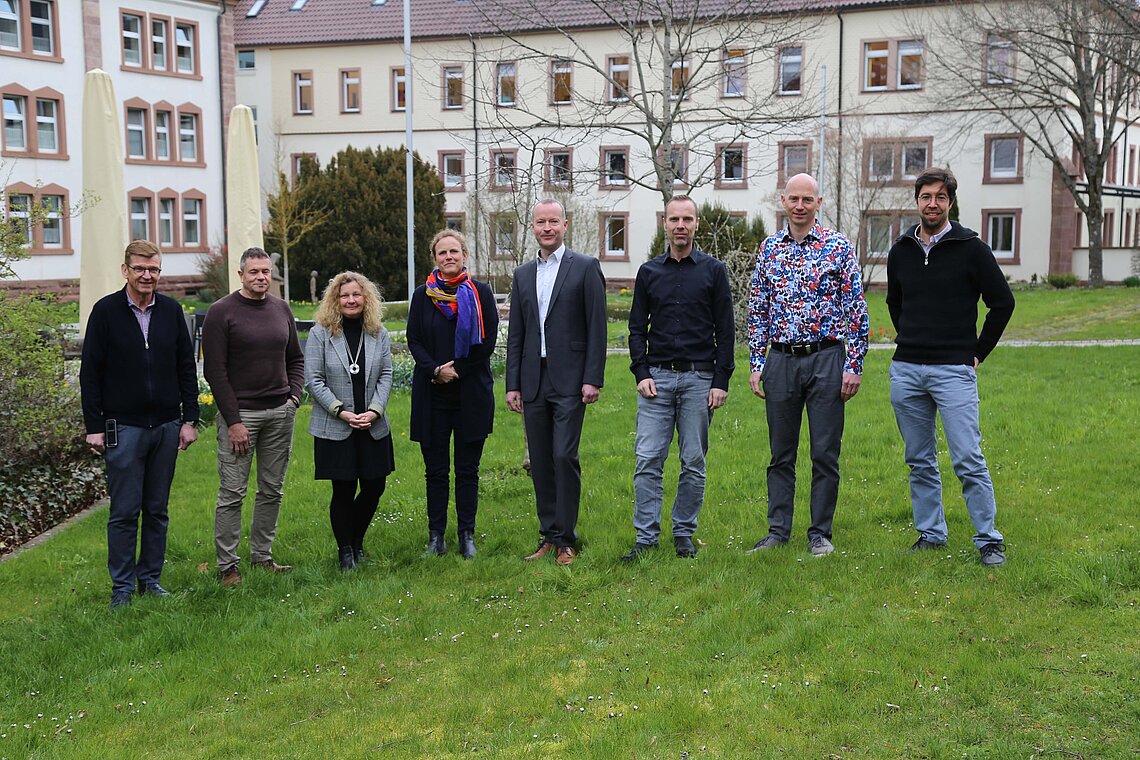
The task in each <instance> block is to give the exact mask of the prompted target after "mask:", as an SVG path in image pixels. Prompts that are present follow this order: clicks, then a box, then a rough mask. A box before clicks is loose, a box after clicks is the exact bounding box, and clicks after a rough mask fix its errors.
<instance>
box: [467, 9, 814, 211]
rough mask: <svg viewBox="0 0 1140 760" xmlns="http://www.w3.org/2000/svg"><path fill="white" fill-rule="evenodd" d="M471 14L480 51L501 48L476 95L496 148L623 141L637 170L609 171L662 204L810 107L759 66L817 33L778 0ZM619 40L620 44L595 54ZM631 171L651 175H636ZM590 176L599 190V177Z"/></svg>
mask: <svg viewBox="0 0 1140 760" xmlns="http://www.w3.org/2000/svg"><path fill="white" fill-rule="evenodd" d="M472 5H473V6H474V9H475V12H476V13H478V14H479V15H480V17H481V21H482V25H483V26H484V27H485V28H487V29H489V30H490V31H489V32H488V37H487V41H485V42H484V47H485V48H486V47H493V46H496V45H497V47H493V49H492V50H490V51H489V52H490V56H489V57H490V60H488V61H487V62H486V64H485V65H484V67H483V71H482V72H481V79H482V80H483V81H485V82H490V83H491V86H489V87H486V88H483V89H480V88H476V92H475V97H476V99H477V101H479V103H478V104H479V105H482V106H483V107H484V108H485V111H484V112H485V113H487V114H489V119H490V120H491V122H492V128H493V129H494V130H495V131H496V133H497V134H499V135H500V139H501V140H503V141H506V140H511V141H515V142H521V143H524V144H525V142H526V141H527V139H528V138H531V139H532V138H533V136H535V135H537V134H542V135H544V136H549V135H555V136H556V139H557V140H558V141H560V144H561V145H572V144H576V145H586V144H596V143H597V142H598V141H599V140H600V139H606V137H607V136H613V135H621V136H623V137H622V139H623V141H627V142H629V143H631V145H636V146H637V148H638V155H636V156H631V157H630V159H633V158H636V159H637V161H636V162H635V161H633V160H630V161H628V163H627V166H625V167H617V166H615V167H602V170H603V171H608V170H612V171H614V173H615V174H622V173H623V172H624V177H622V178H621V182H622V184H626V185H628V186H630V187H634V186H640V187H645V188H649V189H652V190H654V191H656V192H659V193H660V194H661V198H662V201H663V202H664V201H667V200H668V199H669V198H670V197H672V195H673V192H674V186H675V184H676V185H677V186H683V187H686V188H692V187H699V186H701V185H704V184H709V183H711V182H713V181H714V180H715V179H716V178H717V160H718V156H717V151H716V145H717V144H723V143H732V142H735V141H741V140H744V139H747V138H752V139H755V138H758V137H761V136H764V135H767V134H770V133H772V132H773V131H775V130H778V129H781V128H786V126H787V125H788V124H789V123H794V122H798V121H800V120H801V119H802V118H804V116H805V115H806V114H805V112H804V109H806V108H808V107H810V106H809V104H806V103H804V102H803V100H804V99H802V98H780V97H779V96H778V95H777V93H776V88H775V87H774V86H773V85H774V83H773V82H772V81H771V79H770V78H768V77H764V76H756V75H755V72H756V71H758V70H759V67H755V66H753V65H752V64H753V63H754V62H755V60H756V59H759V58H770V57H771V56H772V55H773V54H777V55H778V51H779V50H780V48H781V47H783V46H785V45H793V44H794V45H800V44H802V42H803V41H804V39H805V37H806V36H807V35H808V33H809V31H810V29H809V27H808V24H807V23H806V21H805V20H804V18H803V17H801V16H799V15H796V14H793V13H790V12H786V9H787V8H788V7H789V6H788V4H787V3H782V2H780V1H779V0H759V1H757V0H628V1H626V2H610V1H609V0H584V1H583V2H579V3H575V4H573V5H572V6H571V5H568V4H565V3H556V2H555V3H551V2H547V1H545V0H476V1H475V2H474V3H473V4H472ZM777 10H782V11H784V12H782V13H780V14H779V15H776V11H777ZM599 29H600V30H603V31H602V32H598V31H596V30H599ZM613 33H616V34H617V35H618V36H619V38H620V40H621V42H620V43H618V44H616V45H615V44H614V43H612V42H611V43H608V44H605V45H599V44H598V40H599V39H604V35H605V34H613ZM484 52H485V55H484V58H485V60H486V59H487V57H488V56H487V55H486V53H487V52H488V51H486V50H485V51H484ZM503 62H507V64H506V65H508V66H509V65H510V63H516V64H518V65H520V66H521V64H523V63H525V62H529V63H531V64H532V65H531V66H530V67H528V70H530V71H533V70H535V69H537V70H538V71H540V72H542V75H540V76H533V75H531V76H528V77H527V78H525V79H523V78H521V77H519V76H517V74H518V71H515V72H514V74H512V73H511V72H510V71H509V69H508V70H507V71H506V72H503V71H498V70H496V67H498V66H500V65H502V63H503ZM563 67H564V68H563ZM746 72H748V73H751V74H752V75H751V76H749V75H748V74H747V73H746ZM504 82H505V83H506V84H505V87H506V91H504V85H503V83H504ZM568 141H569V142H568ZM547 144H549V142H548V143H547ZM635 163H636V165H637V166H639V167H645V168H644V169H641V170H638V171H634V170H633V169H632V168H630V167H631V166H632V165H634V164H635ZM586 171H588V172H589V173H590V177H591V179H592V181H593V182H595V183H596V181H597V179H598V174H597V172H598V167H597V166H592V167H590V168H589V169H587V170H586ZM576 173H577V174H582V173H583V172H582V171H581V170H578V171H577V172H576Z"/></svg>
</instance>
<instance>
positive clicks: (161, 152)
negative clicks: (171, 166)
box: [154, 109, 171, 161]
mask: <svg viewBox="0 0 1140 760" xmlns="http://www.w3.org/2000/svg"><path fill="white" fill-rule="evenodd" d="M170 118H171V113H170V111H166V110H163V109H157V110H156V111H155V112H154V157H155V159H156V160H158V161H169V160H170V159H171V151H170Z"/></svg>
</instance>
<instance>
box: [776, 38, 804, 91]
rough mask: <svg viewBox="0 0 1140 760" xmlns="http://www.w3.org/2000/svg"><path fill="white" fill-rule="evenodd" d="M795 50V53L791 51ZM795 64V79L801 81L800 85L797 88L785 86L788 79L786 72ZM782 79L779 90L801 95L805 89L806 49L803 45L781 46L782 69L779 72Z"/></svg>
mask: <svg viewBox="0 0 1140 760" xmlns="http://www.w3.org/2000/svg"><path fill="white" fill-rule="evenodd" d="M793 50H794V51H795V53H794V54H793V53H792V52H791V51H793ZM792 64H795V67H796V73H795V77H794V78H795V79H796V80H798V81H799V86H798V87H796V89H794V90H793V89H788V88H785V87H784V83H785V82H787V81H788V77H787V76H786V75H785V72H786V71H787V70H788V68H789V67H790V66H791V65H792ZM778 76H779V77H780V81H779V82H778V84H777V88H778V92H779V93H780V94H781V95H800V94H802V93H803V90H804V78H803V77H804V49H803V46H802V45H789V46H787V47H783V48H780V71H779V73H778Z"/></svg>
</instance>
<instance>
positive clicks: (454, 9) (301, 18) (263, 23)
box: [230, 0, 912, 46]
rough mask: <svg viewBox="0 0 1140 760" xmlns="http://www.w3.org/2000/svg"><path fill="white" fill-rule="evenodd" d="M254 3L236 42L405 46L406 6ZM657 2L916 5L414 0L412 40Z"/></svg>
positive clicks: (826, 7)
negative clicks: (386, 42)
mask: <svg viewBox="0 0 1140 760" xmlns="http://www.w3.org/2000/svg"><path fill="white" fill-rule="evenodd" d="M255 1H256V0H238V2H237V3H236V8H233V7H231V10H230V12H232V13H233V14H234V15H235V17H236V19H235V22H236V23H235V33H234V44H236V45H238V46H257V45H305V44H320V43H337V42H373V41H381V40H400V39H403V36H404V5H403V0H385V2H384V4H383V5H373V4H372V0H308V2H306V3H305V5H304V7H303V8H302V9H301V10H297V11H294V10H290V8H291V7H292V6H293V0H268V2H267V3H265V5H264V7H263V8H262V9H261V12H260V13H258V14H257V16H256V17H254V18H247V17H246V13H247V12H248V11H249V9H250V7H251V6H252V5H253V4H254V2H255ZM654 2H661V3H662V4H664V3H669V4H670V5H671V7H672V8H673V12H674V16H675V17H680V16H683V15H684V13H685V11H686V8H687V7H694V8H700V12H701V13H702V14H708V15H719V14H723V13H729V14H731V15H734V16H744V15H746V14H749V13H756V14H763V15H768V14H772V13H787V12H793V11H799V10H807V11H809V12H814V13H834V12H836V11H839V10H844V9H850V10H854V9H860V8H871V7H876V6H880V7H881V6H895V7H898V6H900V5H904V4H912V3H910V2H906V1H905V0H903V2H900V0H817V1H816V2H811V1H810V0H764V1H763V2H755V0H752V1H749V0H612V1H611V2H606V1H605V0H597V1H596V2H592V1H591V0H411V8H412V36H413V37H415V38H448V37H465V36H467V35H468V34H473V35H475V36H485V35H497V34H501V33H502V31H504V30H509V31H517V32H527V31H538V30H542V29H550V28H553V27H555V26H558V27H562V28H589V27H607V26H614V25H615V20H616V19H619V17H620V20H621V21H629V20H633V19H632V18H631V17H630V16H629V15H627V14H630V13H631V12H632V11H636V10H637V9H642V10H643V15H645V16H648V15H649V13H650V12H651V10H652V9H653V8H654Z"/></svg>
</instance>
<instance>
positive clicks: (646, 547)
mask: <svg viewBox="0 0 1140 760" xmlns="http://www.w3.org/2000/svg"><path fill="white" fill-rule="evenodd" d="M656 548H657V544H640V543H638V544H634V545H633V548H632V549H630V550H629V551H627V552H626V553H625V554H623V555H621V561H622V562H634V561H636V560H638V559H641V558H642V557H644V556H645V555H646V554H648V553H649V552H651V551H653V550H654V549H656Z"/></svg>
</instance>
